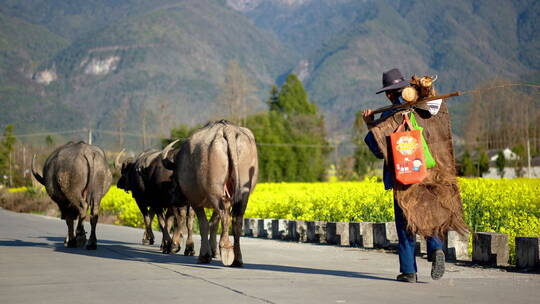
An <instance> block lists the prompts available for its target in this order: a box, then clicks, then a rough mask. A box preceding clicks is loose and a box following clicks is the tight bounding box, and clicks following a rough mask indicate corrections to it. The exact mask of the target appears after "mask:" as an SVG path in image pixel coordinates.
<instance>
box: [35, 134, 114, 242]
mask: <svg viewBox="0 0 540 304" xmlns="http://www.w3.org/2000/svg"><path fill="white" fill-rule="evenodd" d="M35 158H36V157H35V155H34V157H33V158H32V173H33V175H34V177H35V178H36V180H37V181H38V182H40V183H41V184H42V185H44V186H45V188H46V189H47V193H48V194H49V196H50V197H51V198H52V199H53V200H54V201H55V202H56V203H57V204H58V207H59V209H60V212H61V216H62V219H65V220H66V224H67V226H68V235H67V237H66V240H65V242H64V244H65V245H66V246H67V247H82V246H84V244H85V243H86V232H85V231H84V225H83V221H84V219H85V218H86V216H87V213H88V211H90V215H91V218H90V224H91V227H92V228H91V232H90V239H89V241H88V244H87V245H86V249H96V248H97V239H96V224H97V221H98V216H99V214H98V213H99V204H100V202H101V198H102V197H103V196H104V195H105V193H106V192H107V191H108V190H109V187H110V186H111V180H112V175H111V172H110V171H109V166H108V164H107V160H106V158H105V153H104V152H103V150H101V149H100V148H98V147H96V146H92V145H88V144H86V143H84V142H82V141H81V142H78V143H74V142H68V143H67V144H65V145H63V146H61V147H59V148H58V149H56V150H55V151H54V152H52V153H51V155H49V157H48V158H47V160H46V161H45V165H44V166H43V176H41V175H39V173H38V172H37V170H36V168H35ZM77 218H78V222H77V230H76V234H74V231H73V228H74V227H73V224H74V221H75V220H76V219H77Z"/></svg>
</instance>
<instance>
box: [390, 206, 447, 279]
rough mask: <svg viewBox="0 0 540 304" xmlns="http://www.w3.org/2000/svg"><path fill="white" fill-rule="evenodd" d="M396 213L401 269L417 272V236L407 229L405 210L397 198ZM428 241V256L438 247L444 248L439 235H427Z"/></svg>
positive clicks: (401, 270)
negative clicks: (415, 251)
mask: <svg viewBox="0 0 540 304" xmlns="http://www.w3.org/2000/svg"><path fill="white" fill-rule="evenodd" d="M394 215H395V218H396V230H397V235H398V239H399V247H398V254H399V271H400V272H401V273H416V272H417V267H416V257H415V255H414V250H415V247H416V236H415V235H412V234H411V233H409V232H408V231H407V219H405V216H404V215H403V210H401V207H400V206H399V204H398V202H397V200H395V199H394ZM426 243H427V254H428V256H429V255H431V253H432V252H433V251H435V250H436V249H442V242H441V240H440V239H439V238H437V237H427V238H426Z"/></svg>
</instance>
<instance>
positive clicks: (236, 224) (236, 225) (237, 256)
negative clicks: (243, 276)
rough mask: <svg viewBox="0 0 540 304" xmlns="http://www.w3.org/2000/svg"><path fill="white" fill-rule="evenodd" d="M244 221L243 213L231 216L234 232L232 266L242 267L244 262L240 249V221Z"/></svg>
mask: <svg viewBox="0 0 540 304" xmlns="http://www.w3.org/2000/svg"><path fill="white" fill-rule="evenodd" d="M243 222H244V215H237V216H234V217H233V234H234V261H233V264H232V266H234V267H242V265H244V262H243V261H242V251H241V250H240V235H241V233H242V223H243Z"/></svg>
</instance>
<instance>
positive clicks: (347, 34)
mask: <svg viewBox="0 0 540 304" xmlns="http://www.w3.org/2000/svg"><path fill="white" fill-rule="evenodd" d="M228 4H229V6H231V7H233V8H235V9H237V10H239V11H242V12H243V13H244V14H245V15H247V16H249V17H250V18H252V19H253V20H254V22H255V23H256V24H257V25H258V26H260V27H262V28H265V29H267V30H271V31H273V32H275V33H276V35H278V37H279V38H280V39H281V41H283V42H284V43H285V44H287V45H290V46H292V47H293V48H294V49H296V50H298V51H299V52H300V53H301V54H302V59H301V60H300V61H299V62H298V64H297V66H296V67H295V69H294V71H295V72H297V73H298V74H299V75H301V78H302V79H303V80H304V82H305V84H306V87H307V89H308V91H309V93H310V94H311V96H312V97H313V98H314V99H315V100H316V101H317V102H318V104H319V105H320V106H321V108H322V110H323V111H324V112H325V113H326V114H327V115H329V116H333V117H334V118H333V119H334V120H338V121H339V122H338V123H337V124H336V130H335V131H338V133H342V131H344V130H347V129H350V127H349V126H351V125H352V121H353V120H354V114H355V113H356V112H357V111H358V110H360V109H362V108H365V107H368V106H369V107H375V106H382V105H385V103H386V101H385V99H384V97H380V96H376V95H375V94H374V92H375V91H376V90H377V89H378V88H379V87H380V78H381V73H382V72H383V71H385V70H388V69H390V68H393V67H398V68H400V69H401V70H402V72H403V73H404V74H405V75H412V74H413V73H415V74H418V75H425V74H431V75H433V74H437V75H438V77H439V81H438V83H437V86H438V88H439V91H440V92H449V91H453V90H462V91H463V90H469V89H473V88H474V87H475V86H476V85H477V84H479V83H483V82H485V81H488V80H491V79H495V78H496V79H508V80H513V81H528V82H531V81H532V80H533V79H538V72H539V64H540V60H538V59H539V58H538V56H539V55H538V54H540V52H539V51H540V48H539V46H540V45H539V43H540V39H539V38H538V35H539V34H538V33H539V31H538V30H539V29H540V18H539V17H540V16H538V15H539V14H540V9H539V8H540V7H539V5H540V3H539V2H538V1H518V0H515V1H504V0H500V1H487V0H486V1H465V0H457V1H452V2H448V1H442V0H434V1H425V0H385V1H369V0H368V1H354V0H341V1H328V0H288V1H287V0H280V1H270V0H252V1H249V0H248V1H245V0H238V1H236V0H229V1H228ZM467 101H468V97H467V96H464V97H459V98H456V99H453V100H452V101H451V102H450V105H451V109H452V110H453V112H454V113H455V114H456V115H454V116H455V119H454V122H455V126H457V127H456V128H455V131H460V129H461V128H460V127H459V125H460V124H461V120H462V118H463V117H464V112H466V107H467Z"/></svg>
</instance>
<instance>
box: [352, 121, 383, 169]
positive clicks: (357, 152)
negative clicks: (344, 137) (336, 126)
mask: <svg viewBox="0 0 540 304" xmlns="http://www.w3.org/2000/svg"><path fill="white" fill-rule="evenodd" d="M366 132H367V129H366V125H365V123H364V119H363V118H362V111H358V112H357V113H356V117H355V120H354V127H353V142H354V144H355V145H356V148H355V149H354V155H353V157H354V170H355V172H356V173H357V174H358V176H359V177H363V176H365V175H366V174H367V173H368V172H369V171H371V170H373V169H374V166H375V162H376V161H377V157H375V155H373V153H372V152H371V151H370V150H369V148H368V146H367V145H366V143H365V142H364V136H365V135H366Z"/></svg>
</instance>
